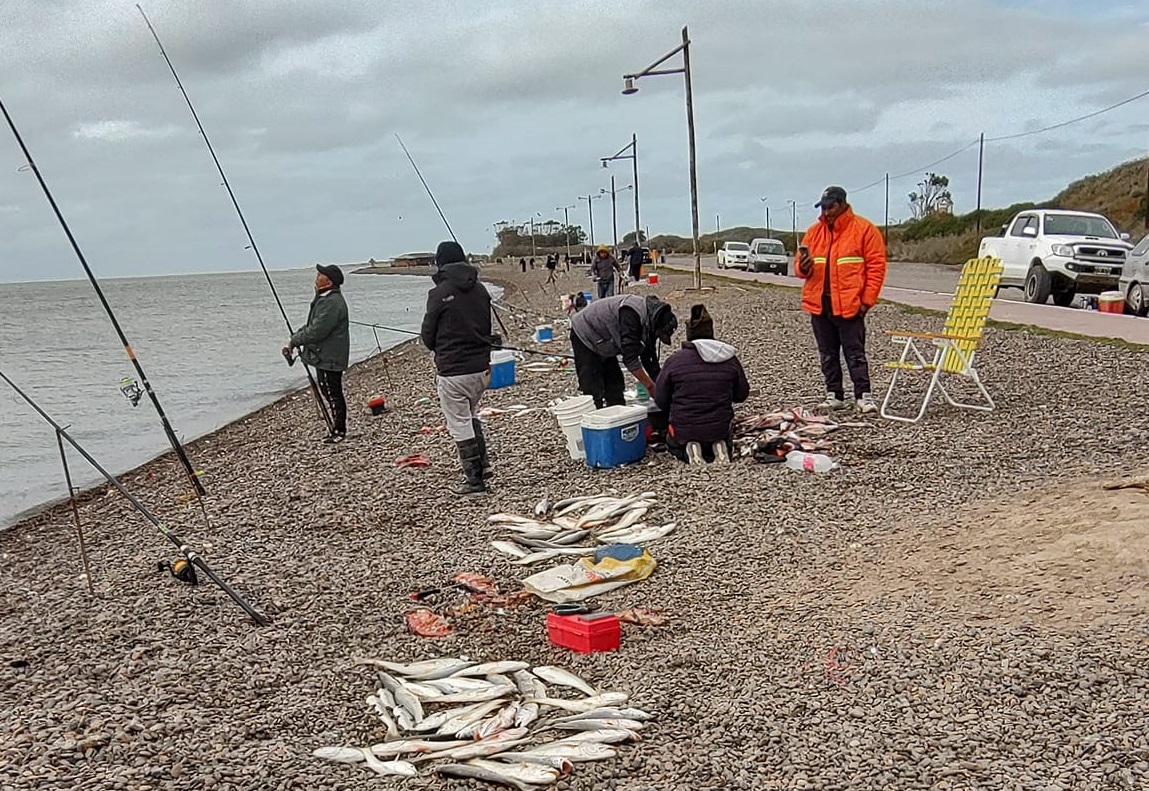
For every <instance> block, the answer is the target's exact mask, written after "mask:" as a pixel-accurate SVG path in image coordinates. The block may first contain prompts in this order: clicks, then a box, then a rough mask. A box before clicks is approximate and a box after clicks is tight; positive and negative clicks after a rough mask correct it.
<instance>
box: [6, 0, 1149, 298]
mask: <svg viewBox="0 0 1149 791" xmlns="http://www.w3.org/2000/svg"><path fill="white" fill-rule="evenodd" d="M143 5H144V8H145V10H146V11H147V12H148V13H149V16H150V17H151V19H152V22H153V24H154V25H155V26H156V28H157V30H158V32H159V34H160V36H161V37H162V38H163V40H164V44H165V46H166V48H167V51H168V54H169V55H170V56H171V58H172V59H173V61H174V63H175V66H176V69H177V70H178V71H179V72H180V75H181V77H182V78H183V81H184V84H185V87H186V88H187V90H188V91H189V93H190V95H191V97H192V100H193V102H195V103H196V106H197V109H198V110H199V113H200V116H201V118H202V120H203V122H204V124H205V126H206V128H207V132H208V134H209V135H210V136H211V137H212V139H213V142H214V144H215V146H216V149H217V152H218V154H219V156H220V158H221V159H222V161H223V163H224V166H225V168H226V169H227V171H228V175H229V177H230V180H231V182H232V184H233V187H234V188H235V191H236V193H237V195H238V197H239V200H240V203H241V205H242V207H243V208H244V210H245V212H246V213H247V216H248V220H249V222H250V224H251V226H252V230H253V233H254V234H255V238H256V241H257V242H258V244H259V246H260V248H261V251H262V252H263V254H264V257H265V259H266V260H267V261H268V264H269V265H270V266H272V267H273V268H288V267H296V266H308V265H310V264H312V263H314V262H316V261H338V262H347V261H360V260H364V259H366V258H367V257H368V256H373V257H375V258H386V257H389V256H391V255H394V254H396V253H400V252H404V251H408V250H420V249H429V248H433V247H434V246H435V244H436V243H437V242H438V241H439V240H440V239H442V238H443V237H444V230H443V228H442V226H441V225H440V223H439V220H438V218H437V216H436V214H435V213H434V209H433V207H432V206H431V205H430V203H429V201H428V200H427V198H426V196H425V195H424V194H423V192H422V189H421V187H420V185H419V183H418V181H417V180H416V178H415V176H414V174H413V173H412V172H411V170H410V168H409V165H408V164H407V162H406V159H405V158H404V157H403V154H402V151H401V150H400V149H399V147H398V145H397V144H396V142H395V138H394V133H396V132H398V133H399V134H401V135H402V136H403V138H404V140H405V141H406V143H407V145H408V147H409V148H410V149H411V151H412V153H413V154H414V156H415V158H416V160H417V161H418V162H419V164H420V167H421V168H422V170H423V172H424V175H425V177H426V178H427V179H428V181H429V182H430V184H431V186H432V189H434V190H435V192H436V195H437V197H438V198H439V201H440V203H441V204H442V206H443V209H444V211H445V212H446V214H447V216H448V218H449V219H450V221H451V223H452V224H453V225H454V227H455V230H456V232H457V233H458V234H459V237H460V240H461V241H462V242H463V244H464V246H465V247H467V248H468V249H469V250H474V251H485V250H488V249H489V248H490V246H491V244H492V242H493V230H492V227H491V226H492V224H493V223H495V222H497V221H499V220H514V221H519V222H525V221H526V220H527V218H528V217H530V216H532V215H533V214H535V213H536V212H537V213H539V214H541V215H542V217H543V218H547V217H555V216H559V217H561V212H558V213H556V212H555V207H560V206H563V205H569V204H576V205H577V208H576V209H572V213H571V216H572V220H577V221H579V222H582V223H583V224H584V226H585V224H586V202H585V201H579V200H577V199H576V196H578V195H579V194H582V195H586V194H588V193H597V192H598V190H599V189H601V188H603V187H608V186H609V179H610V175H611V173H614V174H615V175H616V177H617V183H618V186H619V187H622V186H625V185H628V184H629V183H630V181H631V177H630V168H629V163H625V162H624V163H616V164H615V165H613V166H612V168H611V169H610V170H609V171H607V170H603V169H602V168H601V167H600V165H599V157H602V156H607V155H609V154H612V153H614V152H615V151H616V150H618V149H619V148H621V147H622V146H623V145H625V144H626V143H628V142H629V140H630V135H631V133H632V132H635V133H637V134H638V141H639V157H640V159H639V162H640V166H641V173H640V177H641V179H642V181H641V184H640V186H641V195H642V212H643V224H644V225H646V226H648V227H649V228H650V230H651V232H652V233H659V232H671V233H679V234H683V235H688V234H689V230H690V213H689V202H688V196H689V187H688V170H687V156H686V154H687V148H686V125H685V109H684V102H683V86H682V80H681V78H679V77H651V78H648V79H644V80H642V81H641V82H640V83H639V87H640V88H641V90H640V91H639V93H638V94H637V95H635V96H630V97H623V96H621V95H620V93H619V89H620V88H621V79H620V77H621V75H622V74H623V73H624V72H627V71H637V70H640V69H642V68H643V67H645V66H647V65H648V64H650V63H651V62H653V61H654V60H656V59H657V58H658V57H659V56H661V55H662V54H664V53H665V52H667V51H669V50H670V49H672V48H673V47H675V46H676V45H677V44H678V42H679V40H680V30H681V28H682V26H683V25H684V24H688V25H690V32H691V37H692V40H693V45H692V49H691V55H692V67H693V70H694V95H695V114H696V119H697V128H698V158H699V163H698V180H699V191H700V201H701V209H700V213H701V222H702V227H703V230H704V231H709V230H712V229H713V228H714V225H715V216H716V215H720V216H721V222H722V225H723V226H733V225H739V224H752V223H754V224H761V223H762V222H763V206H764V204H763V203H762V201H760V198H761V197H763V196H766V197H768V198H769V201H768V204H769V205H770V206H771V220H772V221H773V223H774V224H775V225H778V224H785V225H787V226H788V225H789V215H788V209H787V208H786V201H787V200H790V199H795V200H796V201H798V205H799V213H798V223H799V225H800V226H803V225H806V224H808V223H809V222H811V221H812V220H813V219H814V210H813V209H812V208H811V204H812V203H813V202H814V201H815V200H816V199H817V197H818V195H819V194H820V192H821V190H822V188H823V187H824V186H826V185H827V184H830V183H835V184H841V185H842V186H844V187H846V188H847V189H850V190H853V189H855V188H859V187H862V186H864V185H866V184H869V183H871V182H873V181H874V180H876V179H880V178H882V175H883V174H884V173H885V172H887V171H889V172H890V173H893V174H900V173H904V172H907V171H914V170H915V169H917V168H919V166H921V165H925V164H928V163H930V162H931V161H933V160H936V159H938V158H940V157H943V156H945V155H946V154H948V153H950V152H952V151H954V150H956V149H958V148H960V147H962V146H964V145H966V144H967V143H969V142H971V141H972V140H974V139H976V137H977V136H978V133H979V132H982V131H984V132H986V133H987V135H989V136H996V135H1004V134H1010V133H1014V132H1018V131H1024V130H1027V129H1036V128H1039V127H1042V126H1045V125H1048V124H1052V123H1056V122H1059V121H1062V120H1065V119H1068V118H1072V117H1074V116H1077V115H1080V114H1083V113H1086V112H1090V111H1092V110H1096V109H1099V108H1101V107H1104V106H1106V105H1108V104H1112V103H1114V102H1116V101H1119V100H1121V99H1124V98H1127V97H1129V96H1132V95H1134V94H1136V93H1138V92H1140V91H1142V90H1146V89H1149V46H1147V34H1149V25H1147V23H1149V2H1146V0H1139V1H1138V2H1108V1H1107V0H1090V2H1088V3H1086V2H1080V1H1078V2H1068V1H1065V0H1040V2H1039V1H1038V0H1028V1H1026V0H948V1H944V2H943V1H941V0H937V1H934V2H931V1H930V0H869V1H868V2H861V0H817V1H816V2H810V0H801V2H790V1H789V0H785V1H779V0H765V1H764V0H723V1H721V2H717V1H716V2H712V3H705V4H703V3H699V2H697V0H692V1H690V0H626V2H618V0H586V1H585V2H578V1H577V0H564V2H551V0H535V2H531V3H527V2H523V0H514V1H512V0H465V2H464V1H463V0H459V1H458V2H440V1H439V0H426V1H424V2H417V3H411V2H403V3H392V2H388V0H198V2H186V1H185V2H174V0H150V1H149V2H144V4H143ZM0 99H2V100H3V102H4V103H5V104H6V106H7V107H8V110H9V112H10V113H11V114H12V116H13V118H14V120H15V122H16V124H17V125H18V127H19V129H20V131H21V133H22V134H23V136H24V138H25V141H26V142H27V144H28V145H29V147H30V149H31V151H32V154H33V156H34V157H35V158H36V160H37V163H38V165H39V167H40V170H41V171H42V173H43V175H44V177H45V178H46V180H47V182H48V184H49V186H50V187H51V188H52V189H53V191H54V192H55V195H56V198H57V200H58V202H59V204H60V206H61V209H62V210H63V212H64V214H65V216H66V217H67V219H68V220H69V222H70V223H71V224H72V227H73V230H74V232H75V234H76V236H77V238H78V240H79V242H80V244H81V246H82V247H83V249H84V251H85V253H86V254H87V256H88V258H89V260H90V262H91V263H92V266H93V268H94V269H95V270H96V272H97V274H102V275H106V276H118V275H135V274H149V273H155V274H165V273H177V272H197V271H223V270H238V269H247V268H250V267H253V266H255V262H254V259H253V258H252V256H251V253H250V252H249V251H246V250H245V249H244V248H245V245H246V240H245V238H244V237H243V233H242V229H241V227H240V226H239V223H238V221H237V219H236V217H235V216H234V214H233V211H232V209H231V206H230V203H229V202H228V199H227V195H226V193H225V192H224V190H223V189H222V187H221V186H220V183H219V178H218V176H217V175H216V173H215V171H214V169H213V166H212V163H211V160H210V158H209V156H208V153H207V151H206V149H205V148H204V146H203V143H202V141H201V140H200V139H199V137H198V135H197V133H196V130H195V127H194V124H193V121H192V118H191V116H190V114H189V113H188V111H187V108H186V106H185V105H184V104H183V101H182V98H181V97H180V94H179V92H178V90H177V89H176V86H175V84H174V82H173V80H172V77H171V75H170V74H169V73H168V71H167V68H166V66H165V65H164V62H163V60H162V59H161V57H160V54H159V51H158V50H157V48H156V46H155V44H154V42H153V41H152V39H151V37H150V35H149V33H148V31H147V28H146V27H145V26H144V23H143V21H142V19H141V17H140V16H139V14H138V12H137V11H136V9H135V6H134V3H132V2H120V1H119V0H3V2H2V3H0ZM1147 148H1149V99H1145V100H1142V101H1139V102H1135V103H1133V104H1130V105H1127V106H1125V107H1123V108H1120V109H1118V110H1115V111H1114V112H1111V113H1108V114H1106V115H1104V116H1101V117H1099V118H1097V119H1093V120H1090V121H1086V122H1083V123H1081V124H1077V125H1075V126H1072V127H1069V128H1066V129H1063V130H1059V131H1057V132H1053V133H1049V134H1042V135H1036V136H1033V137H1028V138H1023V139H1019V140H1014V141H1008V142H999V143H991V144H989V145H988V146H987V150H986V175H985V188H984V194H985V198H984V203H985V205H987V206H997V205H1005V204H1008V203H1011V202H1014V201H1018V200H1028V199H1041V198H1045V197H1049V196H1051V195H1052V194H1054V193H1055V192H1057V191H1058V190H1059V189H1061V188H1062V187H1063V186H1064V185H1065V184H1066V183H1067V182H1069V181H1071V180H1073V179H1075V178H1077V177H1079V176H1081V175H1084V174H1087V173H1092V172H1096V171H1099V170H1103V169H1106V168H1108V167H1110V166H1113V165H1116V164H1118V163H1120V162H1122V161H1124V160H1127V159H1130V158H1133V157H1136V156H1141V155H1143V154H1144V153H1145V151H1146V149H1147ZM23 164H24V161H23V158H22V156H21V154H20V151H19V149H18V148H17V146H16V142H15V139H14V138H13V137H12V135H11V134H10V132H9V130H8V129H6V128H4V127H0V281H13V280H33V279H35V280H39V279H49V278H70V277H77V276H79V275H80V274H81V273H80V270H79V266H78V264H77V263H76V261H75V259H74V257H73V256H72V253H71V252H70V250H69V248H68V246H67V241H66V239H65V237H64V235H63V233H62V232H61V230H60V228H59V226H58V225H57V224H56V222H55V220H54V218H53V217H52V215H51V213H50V210H49V207H48V205H47V203H46V201H45V199H44V197H43V195H42V194H41V193H40V191H39V189H38V187H37V185H36V183H35V181H34V178H33V176H32V174H31V173H29V172H27V170H23V171H22V170H21V167H22V166H23ZM937 169H938V170H939V171H940V172H943V173H946V174H948V175H949V176H950V177H951V179H952V182H953V184H952V186H953V190H954V197H955V199H956V202H957V210H958V211H968V210H969V209H971V208H972V207H973V201H974V189H975V183H976V172H977V148H976V146H974V147H971V148H970V149H968V150H967V151H965V152H964V153H962V154H961V155H959V156H957V157H955V158H953V159H952V160H950V161H948V162H946V163H944V164H943V165H940V166H939V167H938V168H937ZM917 178H920V175H917V174H916V173H915V175H914V176H910V177H906V178H903V179H901V180H899V181H896V182H894V184H893V186H892V189H891V193H892V195H891V204H892V208H891V213H892V215H893V217H894V218H895V219H900V218H904V217H905V216H906V214H907V213H908V211H907V207H906V202H905V193H906V192H907V191H909V190H910V189H912V188H913V185H914V182H915V181H916V180H917ZM630 200H631V198H630V193H629V192H624V193H622V194H620V195H619V226H620V231H619V232H620V235H621V233H623V232H624V231H626V230H629V229H630V227H631V226H632V224H633V221H632V211H631V209H630V206H631V204H630ZM852 202H853V203H854V205H855V208H856V209H857V210H859V211H860V212H862V213H864V214H867V215H869V216H870V217H871V218H873V219H876V220H879V221H880V220H881V217H882V214H883V211H884V196H883V189H882V187H881V186H877V187H874V188H872V189H869V190H867V191H864V192H860V193H857V194H854V195H852ZM594 209H595V231H596V238H597V240H599V241H602V240H603V239H605V238H609V235H610V200H609V196H608V197H607V199H606V200H598V201H595V203H594ZM780 221H781V223H780Z"/></svg>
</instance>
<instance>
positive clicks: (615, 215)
mask: <svg viewBox="0 0 1149 791" xmlns="http://www.w3.org/2000/svg"><path fill="white" fill-rule="evenodd" d="M629 189H634V186H633V185H631V184H628V185H626V186H625V187H622V188H621V189H615V186H614V176H611V177H610V190H609V192H610V213H611V223H612V225H611V227H612V229H613V230H614V249H615V255H618V211H617V205H616V203H615V195H617V194H618V193H620V192H626V191H627V190H629ZM607 192H608V191H607V190H605V189H600V190H599V194H601V195H606V194H607ZM634 239H635V244H639V245H641V242H640V241H639V238H638V234H637V233H636V234H635V236H634Z"/></svg>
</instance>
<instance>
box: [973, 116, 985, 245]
mask: <svg viewBox="0 0 1149 791" xmlns="http://www.w3.org/2000/svg"><path fill="white" fill-rule="evenodd" d="M984 160H985V132H982V133H981V136H980V137H979V138H978V144H977V231H976V232H975V233H976V234H977V236H979V237H980V236H981V174H982V167H983V163H984Z"/></svg>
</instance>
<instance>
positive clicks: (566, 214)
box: [555, 203, 578, 265]
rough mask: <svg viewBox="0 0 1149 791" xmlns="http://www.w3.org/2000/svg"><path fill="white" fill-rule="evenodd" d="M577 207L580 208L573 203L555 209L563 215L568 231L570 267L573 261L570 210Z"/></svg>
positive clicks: (568, 259) (568, 262)
mask: <svg viewBox="0 0 1149 791" xmlns="http://www.w3.org/2000/svg"><path fill="white" fill-rule="evenodd" d="M576 206H578V204H577V203H572V204H571V205H570V206H556V207H555V211H561V212H562V213H563V228H565V229H566V237H567V264H568V265H569V264H570V260H571V216H570V210H571V209H573V208H575V207H576Z"/></svg>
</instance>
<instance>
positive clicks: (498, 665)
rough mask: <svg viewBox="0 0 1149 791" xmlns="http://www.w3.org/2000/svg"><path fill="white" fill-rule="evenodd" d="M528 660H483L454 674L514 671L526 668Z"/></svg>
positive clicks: (485, 674) (478, 674) (475, 674)
mask: <svg viewBox="0 0 1149 791" xmlns="http://www.w3.org/2000/svg"><path fill="white" fill-rule="evenodd" d="M528 667H530V663H529V662H484V663H483V664H481V665H475V666H474V667H468V668H464V669H463V670H460V671H459V672H458V673H455V674H454V675H455V676H489V675H491V674H492V673H514V672H515V671H516V670H526V669H527V668H528Z"/></svg>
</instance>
